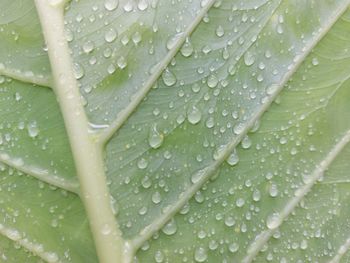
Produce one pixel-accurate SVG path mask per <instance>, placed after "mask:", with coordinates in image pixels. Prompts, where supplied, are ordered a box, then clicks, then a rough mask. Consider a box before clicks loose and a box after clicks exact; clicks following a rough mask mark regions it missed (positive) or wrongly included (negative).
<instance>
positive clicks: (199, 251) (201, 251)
mask: <svg viewBox="0 0 350 263" xmlns="http://www.w3.org/2000/svg"><path fill="white" fill-rule="evenodd" d="M207 258H208V254H207V250H206V249H205V248H204V247H198V248H196V250H195V251H194V259H195V261H196V262H204V261H206V260H207Z"/></svg>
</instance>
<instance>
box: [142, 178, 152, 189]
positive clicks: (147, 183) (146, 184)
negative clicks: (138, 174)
mask: <svg viewBox="0 0 350 263" xmlns="http://www.w3.org/2000/svg"><path fill="white" fill-rule="evenodd" d="M141 185H142V186H143V188H145V189H147V188H150V187H151V185H152V181H151V179H150V178H149V177H148V176H147V175H146V176H145V177H143V178H142V181H141Z"/></svg>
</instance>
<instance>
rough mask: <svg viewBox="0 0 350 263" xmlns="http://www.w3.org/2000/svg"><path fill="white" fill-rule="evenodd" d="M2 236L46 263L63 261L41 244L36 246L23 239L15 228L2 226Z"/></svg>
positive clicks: (0, 226)
mask: <svg viewBox="0 0 350 263" xmlns="http://www.w3.org/2000/svg"><path fill="white" fill-rule="evenodd" d="M0 234H1V235H3V236H5V237H7V238H8V239H10V240H12V241H13V242H15V243H17V244H19V245H20V246H22V247H23V248H25V249H27V250H28V251H29V252H31V253H33V254H34V255H36V256H38V257H40V258H41V259H43V260H44V261H46V262H53V259H55V262H57V263H61V262H62V261H61V260H59V259H58V258H57V254H56V253H55V252H51V251H45V250H44V249H43V248H42V246H41V244H36V243H33V242H31V241H29V240H28V239H27V238H24V237H22V235H21V233H20V232H19V231H18V230H17V229H14V228H8V227H6V226H4V225H3V224H0Z"/></svg>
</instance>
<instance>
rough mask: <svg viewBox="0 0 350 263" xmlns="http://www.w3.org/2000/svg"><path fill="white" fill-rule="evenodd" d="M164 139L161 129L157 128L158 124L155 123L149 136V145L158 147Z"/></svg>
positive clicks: (154, 147)
mask: <svg viewBox="0 0 350 263" xmlns="http://www.w3.org/2000/svg"><path fill="white" fill-rule="evenodd" d="M163 139H164V136H163V134H161V133H159V131H158V130H157V125H156V124H154V125H153V126H152V128H151V130H150V133H149V136H148V144H149V146H151V147H152V148H153V149H157V148H159V147H160V146H161V145H162V143H163Z"/></svg>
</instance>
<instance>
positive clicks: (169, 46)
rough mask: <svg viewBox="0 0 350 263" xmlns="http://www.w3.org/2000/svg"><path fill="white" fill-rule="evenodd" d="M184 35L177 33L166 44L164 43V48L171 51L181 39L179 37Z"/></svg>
mask: <svg viewBox="0 0 350 263" xmlns="http://www.w3.org/2000/svg"><path fill="white" fill-rule="evenodd" d="M183 34H184V33H183V32H181V33H177V34H176V35H174V36H171V37H170V38H169V39H168V41H167V43H166V47H167V49H169V50H170V49H173V48H174V47H175V45H176V44H177V43H178V41H179V39H180V38H181V36H182V35H183Z"/></svg>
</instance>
